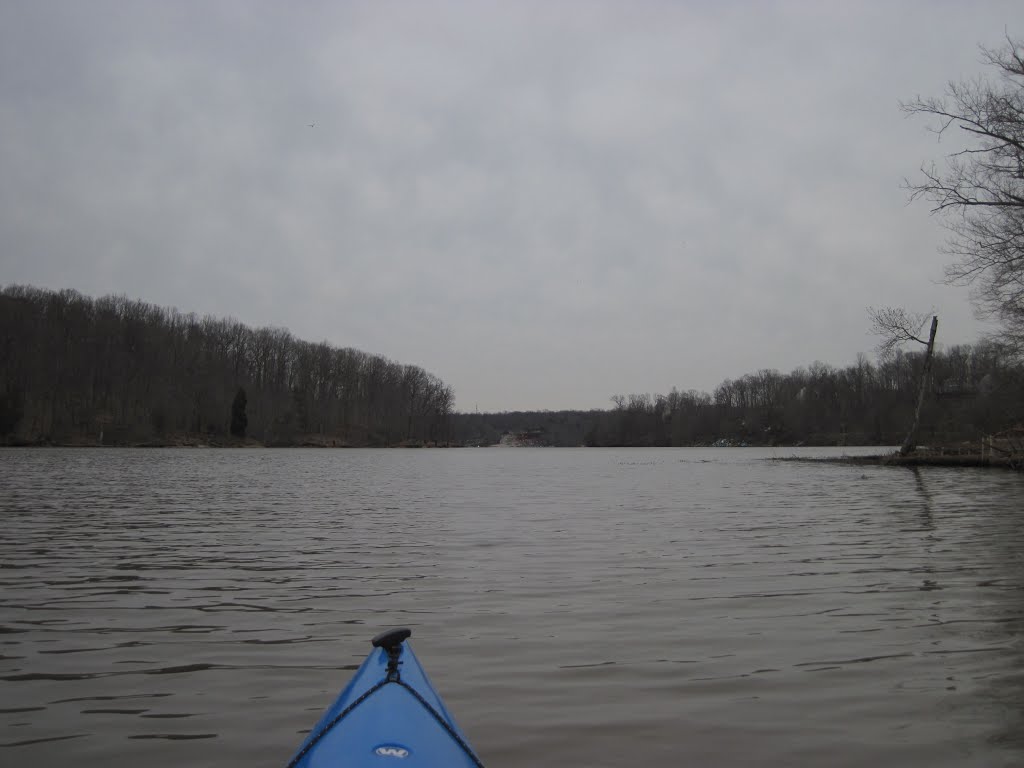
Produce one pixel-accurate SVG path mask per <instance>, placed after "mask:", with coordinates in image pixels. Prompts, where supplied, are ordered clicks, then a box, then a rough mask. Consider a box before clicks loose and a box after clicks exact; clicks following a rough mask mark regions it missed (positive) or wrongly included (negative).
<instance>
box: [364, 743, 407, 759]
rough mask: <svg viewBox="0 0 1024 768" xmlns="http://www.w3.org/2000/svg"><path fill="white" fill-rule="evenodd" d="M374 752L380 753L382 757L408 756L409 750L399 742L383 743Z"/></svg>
mask: <svg viewBox="0 0 1024 768" xmlns="http://www.w3.org/2000/svg"><path fill="white" fill-rule="evenodd" d="M373 754H375V755H380V756H381V757H399V758H401V757H408V756H409V750H408V749H406V748H405V747H400V746H398V745H397V744H381V745H380V746H379V747H377V748H376V749H375V750H373Z"/></svg>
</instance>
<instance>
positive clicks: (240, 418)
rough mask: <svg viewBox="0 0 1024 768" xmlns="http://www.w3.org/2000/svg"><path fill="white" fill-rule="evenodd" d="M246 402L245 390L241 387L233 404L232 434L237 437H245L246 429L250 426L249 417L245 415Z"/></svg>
mask: <svg viewBox="0 0 1024 768" xmlns="http://www.w3.org/2000/svg"><path fill="white" fill-rule="evenodd" d="M246 402H247V401H246V397H245V388H244V387H239V388H238V392H236V393H235V399H234V400H233V401H232V402H231V434H232V435H234V436H235V437H245V430H246V427H248V426H249V417H248V416H246V415H245V406H246Z"/></svg>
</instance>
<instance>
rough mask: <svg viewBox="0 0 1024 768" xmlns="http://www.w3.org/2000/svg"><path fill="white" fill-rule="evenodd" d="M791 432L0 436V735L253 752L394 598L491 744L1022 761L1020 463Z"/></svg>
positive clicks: (205, 760)
mask: <svg viewBox="0 0 1024 768" xmlns="http://www.w3.org/2000/svg"><path fill="white" fill-rule="evenodd" d="M793 453H794V451H792V450H778V451H769V450H759V449H717V450H704V449H662V450H602V449H579V450H562V449H500V448H490V449H464V450H449V451H445V450H431V451H401V450H392V451H351V450H337V451H315V450H252V451H231V450H134V451H132V450H123V451H122V450H104V449H91V450H59V449H54V450H28V449H25V450H2V449H0V520H2V523H3V535H2V537H0V725H2V736H0V739H2V742H0V763H2V764H4V765H33V766H50V765H52V766H56V765H63V764H73V765H75V766H77V767H78V768H91V767H92V766H103V767H104V768H127V767H128V766H133V767H134V766H138V765H140V764H141V765H145V766H146V768H165V767H166V768H169V767H170V766H185V765H188V766H193V767H194V766H207V765H209V766H214V765H216V766H222V767H224V766H226V767H228V768H232V767H234V766H238V767H239V768H240V767H241V766H280V765H283V764H284V763H285V762H287V760H288V758H289V757H290V756H291V753H292V751H293V750H294V748H295V747H296V746H297V744H298V742H299V741H300V740H301V738H302V734H303V733H304V732H305V731H306V729H308V728H309V727H310V726H311V725H312V724H313V722H314V721H315V720H316V718H317V717H318V715H319V713H320V712H321V710H322V709H323V708H324V707H326V705H327V704H328V703H329V702H330V700H331V699H332V698H333V696H334V695H335V694H336V693H337V691H338V689H340V687H341V686H342V685H343V684H344V683H345V681H346V680H347V678H348V676H349V675H350V674H351V671H350V670H352V669H353V668H354V666H355V665H357V664H358V663H359V662H360V661H361V660H362V658H363V656H364V655H365V654H366V652H367V651H368V650H369V644H368V639H369V637H370V636H372V635H373V634H374V633H376V632H377V631H378V630H379V629H381V628H385V627H388V626H392V625H407V626H410V627H412V628H413V630H414V638H413V641H414V644H415V646H416V651H417V654H418V656H419V657H420V659H421V661H423V663H424V665H425V666H426V668H427V670H428V672H429V673H430V674H431V677H432V678H433V679H434V682H435V684H436V685H437V687H438V688H439V689H440V692H441V694H442V695H443V696H444V697H445V699H446V701H447V702H448V704H449V707H450V709H451V710H452V711H453V712H454V714H455V715H456V717H457V718H458V720H459V722H460V725H461V726H462V727H463V730H464V731H465V732H466V733H467V735H468V736H469V738H470V740H471V741H472V743H473V744H474V746H475V747H476V749H477V751H478V752H479V753H480V754H481V756H482V757H483V758H484V761H485V763H486V764H487V765H488V766H491V767H499V766H635V765H648V764H654V763H657V764H659V765H706V766H712V765H721V766H789V765H793V766H804V765H808V766H813V765H829V766H869V765H870V766H930V767H933V766H1012V765H1017V766H1019V765H1024V525H1022V522H1024V517H1022V515H1024V512H1022V507H1024V477H1022V476H1020V475H1016V474H1012V473H1008V472H1002V471H983V470H950V469H922V470H920V471H918V472H913V471H911V470H908V469H896V468H881V467H855V466H849V465H834V464H829V465H823V464H812V463H805V462H780V461H768V460H765V459H769V458H772V457H777V458H778V457H787V456H791V455H793ZM804 453H805V454H809V455H825V454H826V453H827V452H825V451H805V452H804ZM833 453H834V452H833Z"/></svg>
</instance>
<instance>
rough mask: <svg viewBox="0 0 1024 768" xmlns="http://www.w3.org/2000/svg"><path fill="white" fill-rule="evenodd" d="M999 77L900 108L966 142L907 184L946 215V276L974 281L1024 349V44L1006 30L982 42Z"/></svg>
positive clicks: (1009, 337)
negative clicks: (997, 43) (994, 40)
mask: <svg viewBox="0 0 1024 768" xmlns="http://www.w3.org/2000/svg"><path fill="white" fill-rule="evenodd" d="M981 53H982V60H983V61H984V63H986V64H988V65H991V66H992V67H994V68H995V70H996V75H997V77H995V78H993V79H985V78H981V77H978V78H975V79H973V80H967V81H961V82H951V83H950V84H949V85H948V86H947V89H946V93H945V95H944V96H942V97H940V98H922V97H920V96H918V97H916V98H915V99H913V100H912V101H909V102H905V103H901V104H900V106H901V108H902V109H903V111H904V112H906V113H907V114H908V115H924V116H926V117H929V118H931V119H932V120H933V124H932V126H931V128H930V130H932V131H933V132H934V133H936V134H937V135H938V136H939V137H946V136H949V135H950V134H951V133H952V131H950V129H952V128H959V129H960V132H958V133H957V134H956V135H957V136H959V137H962V138H963V139H965V146H963V147H962V148H960V149H959V150H957V151H954V152H952V153H951V154H949V155H947V157H946V163H945V167H944V168H941V169H940V168H937V167H936V166H935V165H932V166H930V167H923V168H922V169H921V171H922V173H923V176H924V179H923V180H922V181H920V182H918V183H911V182H909V181H908V182H906V187H907V189H909V191H910V193H911V194H910V197H911V199H912V200H913V199H917V198H920V197H924V198H926V199H928V200H930V201H931V202H932V203H933V204H934V207H933V208H932V212H933V213H938V214H945V222H944V223H945V226H946V228H947V229H948V230H949V232H950V238H949V240H948V241H947V244H946V247H945V249H944V252H945V253H946V254H947V255H950V256H952V257H953V258H954V262H953V263H952V264H951V265H950V266H949V267H947V269H946V278H947V281H948V282H950V283H953V284H968V285H971V286H972V288H973V289H974V293H973V298H974V300H975V304H976V307H977V308H978V310H979V312H980V313H981V314H982V316H985V317H990V318H993V319H995V320H998V321H999V322H1001V324H1002V325H1003V328H1004V337H1003V341H1005V342H1008V343H1010V344H1012V345H1013V346H1015V347H1016V349H1017V350H1018V351H1021V350H1024V42H1022V41H1020V40H1014V39H1012V38H1010V37H1009V36H1007V39H1006V44H1005V45H1004V46H1002V47H1000V48H995V49H989V48H984V47H982V48H981Z"/></svg>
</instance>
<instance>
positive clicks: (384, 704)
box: [288, 629, 482, 768]
mask: <svg viewBox="0 0 1024 768" xmlns="http://www.w3.org/2000/svg"><path fill="white" fill-rule="evenodd" d="M410 634H412V633H411V632H410V631H409V630H407V629H401V630H393V631H391V632H385V633H382V634H381V635H378V636H377V637H375V638H374V639H373V644H374V646H375V648H374V650H373V651H372V652H371V653H370V655H369V656H368V657H367V658H366V660H365V661H364V662H363V663H362V665H361V666H360V667H359V669H358V670H357V671H356V673H355V675H353V677H352V680H351V681H349V684H348V685H347V686H345V689H344V690H343V691H342V692H341V694H340V695H339V696H338V698H337V699H335V701H334V703H333V704H331V706H330V707H329V708H328V709H327V711H326V712H324V714H323V715H322V716H321V718H320V720H319V721H318V722H317V724H316V726H314V728H313V730H312V731H310V733H309V735H308V736H307V737H306V740H305V741H304V742H303V743H302V746H301V747H299V750H298V752H297V753H296V754H295V756H294V757H293V758H292V760H291V762H289V763H288V768H340V766H345V768H350V767H351V768H363V767H364V766H366V767H367V768H374V767H375V768H383V767H385V766H389V765H395V766H396V768H397V766H399V765H400V766H402V768H417V767H419V766H422V767H423V768H433V767H434V766H450V767H451V768H462V767H463V766H466V767H467V768H482V763H481V762H480V760H479V758H478V757H477V756H476V754H475V753H474V752H473V750H472V748H471V747H470V746H469V743H468V742H467V741H466V738H465V736H463V734H462V732H461V731H460V730H459V727H458V726H457V725H456V724H455V719H454V718H453V717H452V716H451V714H450V713H449V712H448V710H447V708H446V707H445V706H444V703H443V702H442V701H441V697H440V696H439V695H438V694H437V691H435V690H434V687H433V686H432V685H431V683H430V680H429V679H428V678H427V674H426V672H424V670H423V667H422V666H421V665H420V663H419V660H418V659H417V658H416V655H415V654H414V653H413V651H412V648H411V647H410V646H409V645H408V644H405V643H404V640H405V639H406V638H408V637H409V635H410Z"/></svg>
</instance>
